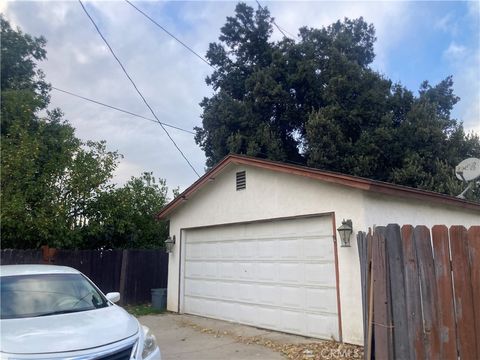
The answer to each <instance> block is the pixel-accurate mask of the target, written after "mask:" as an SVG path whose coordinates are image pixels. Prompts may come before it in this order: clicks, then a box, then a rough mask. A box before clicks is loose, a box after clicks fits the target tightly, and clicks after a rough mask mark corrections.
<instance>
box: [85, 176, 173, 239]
mask: <svg viewBox="0 0 480 360" xmlns="http://www.w3.org/2000/svg"><path fill="white" fill-rule="evenodd" d="M167 193H168V188H167V186H166V182H165V180H163V179H156V178H155V177H154V176H153V174H152V173H148V172H145V173H143V175H142V176H141V177H132V178H131V179H130V181H128V182H127V183H126V184H125V185H124V186H123V187H121V188H115V189H110V191H105V192H103V193H101V194H100V196H98V197H97V199H96V201H95V203H94V204H92V206H91V207H90V208H89V214H88V219H89V222H88V226H86V227H85V229H84V234H85V236H84V240H85V243H84V244H83V246H84V247H87V248H158V247H163V241H164V240H165V239H166V238H167V236H168V228H167V224H166V223H165V222H162V221H158V220H157V219H156V215H157V214H158V213H159V212H160V210H161V209H162V208H163V207H164V206H165V204H166V203H167V200H168V198H167Z"/></svg>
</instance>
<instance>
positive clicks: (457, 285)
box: [450, 226, 478, 360]
mask: <svg viewBox="0 0 480 360" xmlns="http://www.w3.org/2000/svg"><path fill="white" fill-rule="evenodd" d="M450 249H451V252H452V270H453V288H454V294H455V315H456V318H457V341H458V343H457V346H458V353H459V356H460V359H462V360H468V359H472V360H473V359H475V360H477V359H478V356H477V346H476V343H475V320H474V319H475V315H474V310H473V293H472V286H471V284H472V279H471V275H470V266H469V260H468V259H469V253H468V241H467V229H465V227H463V226H452V227H450ZM477 300H478V299H477Z"/></svg>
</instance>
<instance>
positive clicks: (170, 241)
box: [165, 235, 175, 254]
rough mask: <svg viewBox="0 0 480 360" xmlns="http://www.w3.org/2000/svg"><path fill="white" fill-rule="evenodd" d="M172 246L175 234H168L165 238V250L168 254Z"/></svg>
mask: <svg viewBox="0 0 480 360" xmlns="http://www.w3.org/2000/svg"><path fill="white" fill-rule="evenodd" d="M174 246H175V235H173V236H169V237H168V238H167V240H165V251H166V252H167V253H169V254H170V253H171V252H172V251H173V247H174Z"/></svg>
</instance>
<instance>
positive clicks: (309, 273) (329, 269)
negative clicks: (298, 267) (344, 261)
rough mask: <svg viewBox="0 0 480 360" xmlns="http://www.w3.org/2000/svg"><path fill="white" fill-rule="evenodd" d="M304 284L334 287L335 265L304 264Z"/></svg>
mask: <svg viewBox="0 0 480 360" xmlns="http://www.w3.org/2000/svg"><path fill="white" fill-rule="evenodd" d="M305 284H307V285H313V286H315V285H317V286H332V287H335V285H336V281H335V264H334V263H326V264H313V263H309V264H305Z"/></svg>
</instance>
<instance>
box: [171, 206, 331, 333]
mask: <svg viewBox="0 0 480 360" xmlns="http://www.w3.org/2000/svg"><path fill="white" fill-rule="evenodd" d="M332 231H333V227H332V216H331V214H328V215H323V216H318V215H317V216H302V217H297V218H288V219H277V220H269V221H255V222H248V223H238V224H232V225H223V226H210V227H204V228H195V229H185V230H183V233H182V242H183V243H184V249H183V250H182V255H181V256H182V258H183V271H182V274H181V277H182V278H183V284H182V285H183V286H182V288H183V289H181V292H182V294H181V296H180V298H181V308H182V309H183V311H182V312H184V313H188V314H194V315H201V316H206V317H211V318H216V319H222V320H227V321H234V322H238V323H242V324H247V325H252V326H257V327H261V328H266V329H272V330H278V331H283V332H288V333H294V334H299V335H305V336H312V337H317V338H325V339H330V338H334V339H339V318H338V306H337V288H336V283H337V281H336V271H335V248H334V242H333V234H332Z"/></svg>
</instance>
